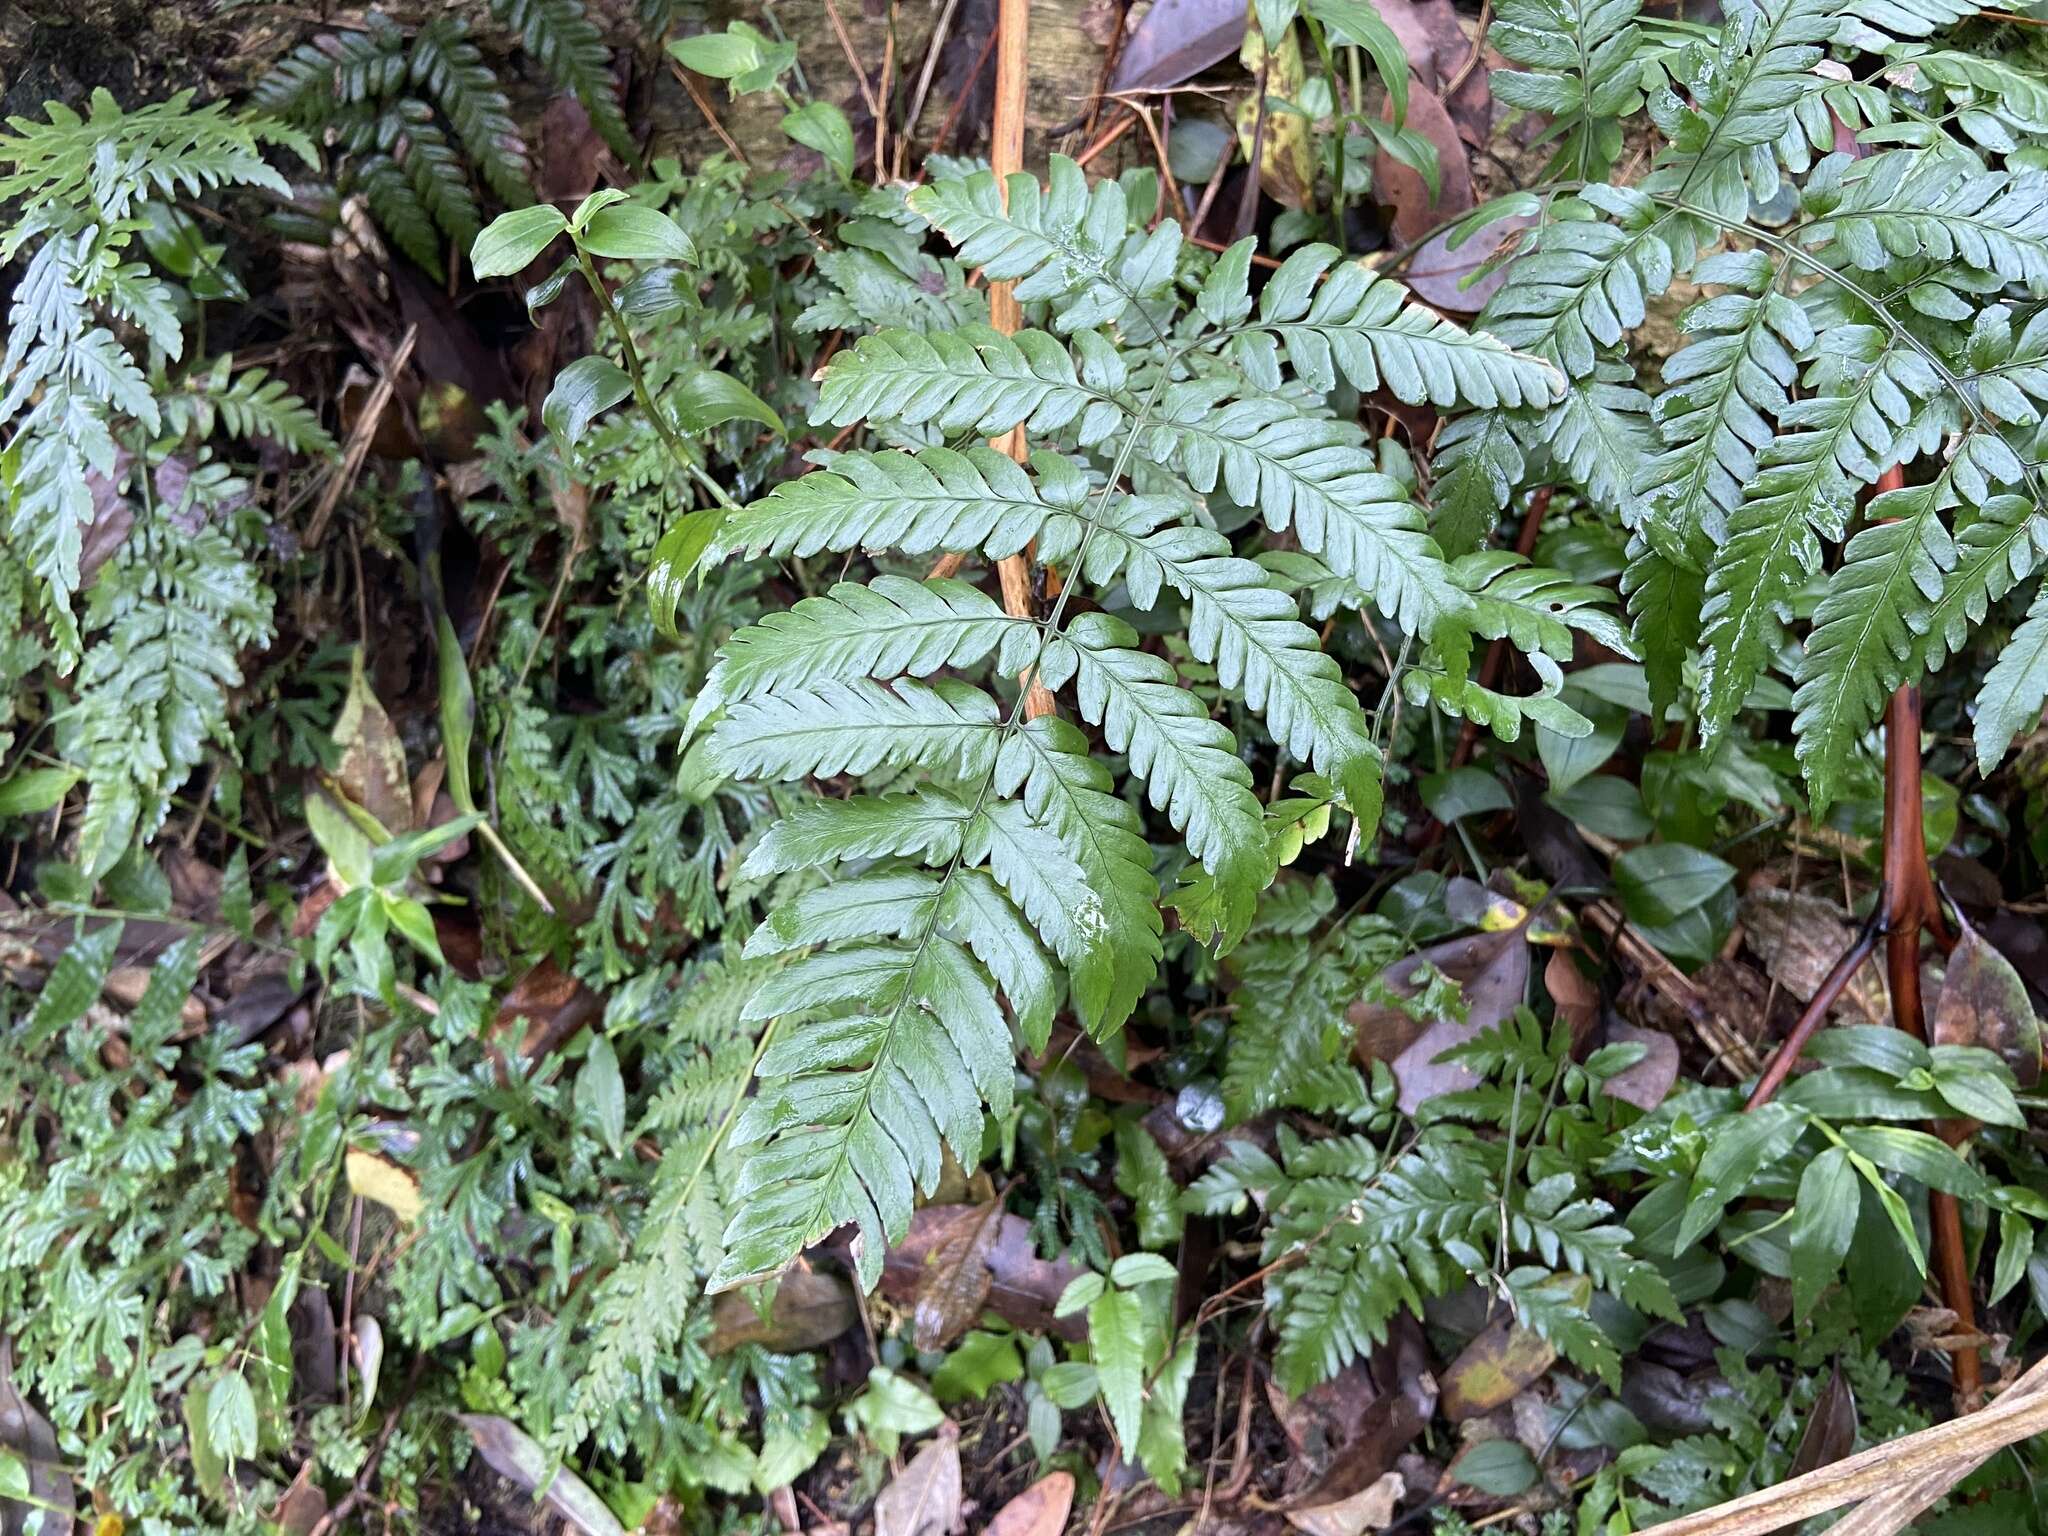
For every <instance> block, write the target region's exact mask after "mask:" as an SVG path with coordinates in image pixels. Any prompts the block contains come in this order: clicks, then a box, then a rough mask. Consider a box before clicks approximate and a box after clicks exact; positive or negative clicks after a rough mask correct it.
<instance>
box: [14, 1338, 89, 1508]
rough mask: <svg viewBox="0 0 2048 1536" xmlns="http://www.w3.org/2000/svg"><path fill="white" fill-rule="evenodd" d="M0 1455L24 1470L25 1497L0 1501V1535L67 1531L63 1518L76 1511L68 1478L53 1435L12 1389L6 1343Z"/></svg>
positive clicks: (74, 1499)
mask: <svg viewBox="0 0 2048 1536" xmlns="http://www.w3.org/2000/svg"><path fill="white" fill-rule="evenodd" d="M0 1450H4V1451H6V1452H8V1453H9V1454H11V1455H13V1456H17V1457H19V1458H20V1459H21V1461H22V1463H23V1464H24V1465H25V1466H26V1467H27V1469H28V1494H29V1496H28V1499H27V1500H21V1499H9V1498H0V1533H4V1536H18V1533H20V1532H22V1531H25V1530H29V1529H38V1528H39V1529H46V1530H47V1529H56V1530H69V1529H70V1528H71V1524H72V1522H71V1520H70V1518H68V1517H69V1516H71V1515H72V1514H73V1512H74V1511H76V1509H77V1508H78V1495H77V1493H76V1491H75V1490H74V1489H73V1488H72V1485H71V1474H70V1473H69V1472H67V1471H65V1470H64V1458H63V1456H62V1455H61V1454H60V1453H59V1450H58V1446H57V1432H56V1431H55V1430H54V1429H52V1428H51V1427H50V1421H49V1420H48V1419H46V1418H44V1417H43V1416H42V1415H41V1414H40V1413H38V1412H36V1410H35V1409H34V1408H33V1407H32V1406H30V1404H29V1401H28V1399H27V1398H25V1397H23V1396H22V1395H21V1389H20V1388H19V1387H17V1386H16V1385H15V1384H14V1346H13V1344H12V1343H11V1342H9V1341H8V1340H6V1339H0ZM31 1522H34V1524H33V1525H32V1524H31Z"/></svg>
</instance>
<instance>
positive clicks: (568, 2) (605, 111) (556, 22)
mask: <svg viewBox="0 0 2048 1536" xmlns="http://www.w3.org/2000/svg"><path fill="white" fill-rule="evenodd" d="M490 5H491V14H492V15H493V16H495V17H497V18H498V20H499V21H501V22H503V23H504V24H505V25H506V26H508V27H510V28H512V30H513V31H515V32H517V33H518V34H519V38H520V41H521V42H523V43H525V44H526V51H527V52H528V53H531V54H532V55H533V56H534V57H535V58H537V59H539V60H540V62H541V63H542V65H543V66H545V67H546V69H547V72H548V73H549V74H550V75H552V76H554V78H555V79H556V81H558V82H559V83H560V84H561V85H562V86H563V87H565V88H566V89H567V90H568V91H569V93H570V94H571V95H573V96H574V97H575V98H576V99H577V100H578V101H579V102H581V103H582V104H583V110H584V111H585V112H588V113H589V114H590V125H591V126H592V127H593V128H595V129H596V130H597V132H598V137H600V138H602V139H603V140H604V141H605V143H606V144H607V145H609V146H610V147H611V151H612V153H613V154H615V155H617V156H618V157H619V158H620V159H621V160H622V161H624V162H625V163H626V164H628V165H635V164H638V163H639V159H640V151H639V147H638V146H637V145H636V144H634V142H633V135H632V133H631V131H630V130H629V129H628V128H627V127H626V119H625V116H624V115H623V114H622V113H621V112H620V111H619V103H618V92H617V87H616V86H615V85H614V84H613V81H612V58H611V50H609V49H608V48H606V47H605V45H604V34H603V33H601V32H599V31H598V29H597V24H596V23H595V22H593V21H592V20H591V19H590V17H589V15H588V13H587V12H586V11H585V10H584V8H583V0H490Z"/></svg>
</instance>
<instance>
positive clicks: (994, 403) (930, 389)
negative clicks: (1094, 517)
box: [811, 325, 1124, 447]
mask: <svg viewBox="0 0 2048 1536" xmlns="http://www.w3.org/2000/svg"><path fill="white" fill-rule="evenodd" d="M1082 337H1086V338H1089V342H1088V343H1083V342H1082V340H1081V338H1082ZM1075 341H1076V344H1077V345H1082V346H1085V347H1086V350H1085V351H1084V353H1083V357H1084V363H1083V367H1082V369H1081V370H1080V372H1079V373H1077V372H1076V370H1075V367H1074V360H1073V358H1072V357H1071V356H1070V355H1069V354H1068V351H1067V349H1066V347H1064V346H1062V345H1061V344H1060V343H1059V342H1058V341H1056V340H1055V339H1054V338H1052V337H1051V336H1048V335H1047V334H1046V333H1045V332H1043V331H1019V332H1017V334H1016V335H1014V336H1005V335H1003V334H1002V333H1001V332H1000V331H997V330H995V329H993V328H992V327H990V326H986V325H968V326H962V327H961V328H960V329H959V330H957V331H952V332H947V331H935V332H933V333H931V334H930V335H920V334H918V333H917V332H914V331H882V332H879V333H877V334H875V335H872V336H863V337H862V338H861V339H860V340H859V341H857V342H855V343H854V344H853V345H852V346H851V347H848V348H846V349H845V350H843V351H841V352H839V353H837V354H836V355H835V356H834V357H833V359H832V361H831V362H830V363H829V364H827V365H826V368H825V376H824V378H823V379H822V380H821V381H820V384H819V387H818V404H817V407H816V409H815V410H814V411H813V412H812V415H811V419H812V421H814V422H816V423H819V424H822V425H829V426H838V427H843V426H846V425H848V424H849V423H851V422H855V421H859V420H861V419H862V418H863V417H865V416H868V415H871V414H876V415H886V416H888V417H889V418H890V419H891V420H894V421H900V422H903V423H904V424H905V425H908V426H925V425H930V426H935V427H937V428H938V429H939V430H940V431H942V432H973V433H975V434H976V435H978V436H981V437H998V436H1000V435H1002V434H1003V433H1005V432H1007V431H1009V430H1010V428H1012V427H1014V426H1018V425H1020V424H1021V425H1023V426H1024V428H1025V430H1026V431H1028V432H1029V433H1031V434H1032V435H1033V436H1035V437H1045V436H1047V435H1050V434H1052V433H1055V432H1058V431H1060V430H1061V429H1063V428H1065V427H1067V426H1069V425H1071V424H1072V423H1073V422H1074V421H1075V420H1076V418H1080V420H1081V426H1080V429H1079V440H1080V442H1081V444H1082V445H1083V446H1084V447H1085V446H1087V445H1089V444H1092V443H1096V442H1100V441H1101V440H1102V439H1103V438H1104V437H1105V436H1107V435H1108V433H1109V431H1110V430H1111V429H1112V428H1113V427H1114V426H1116V425H1117V424H1118V422H1119V421H1120V420H1121V419H1122V417H1123V414H1124V411H1123V408H1122V407H1121V406H1120V405H1119V404H1118V403H1117V402H1116V401H1115V400H1113V399H1111V398H1110V396H1111V394H1112V393H1113V392H1114V391H1115V390H1118V389H1121V388H1122V387H1123V384H1124V370H1123V366H1122V364H1121V362H1120V361H1119V360H1118V359H1117V356H1116V354H1115V352H1114V351H1112V350H1110V348H1109V347H1108V345H1107V343H1104V342H1103V341H1102V340H1101V338H1100V337H1097V336H1095V334H1094V333H1093V332H1092V331H1083V332H1081V333H1080V335H1079V336H1077V337H1076V338H1075ZM1084 413H1085V414H1084Z"/></svg>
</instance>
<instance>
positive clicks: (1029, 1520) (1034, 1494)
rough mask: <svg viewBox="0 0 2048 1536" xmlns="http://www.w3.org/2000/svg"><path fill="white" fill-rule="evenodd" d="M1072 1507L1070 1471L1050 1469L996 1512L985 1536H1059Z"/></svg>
mask: <svg viewBox="0 0 2048 1536" xmlns="http://www.w3.org/2000/svg"><path fill="white" fill-rule="evenodd" d="M1073 1508H1074V1474H1073V1473H1071V1472H1051V1473H1048V1474H1046V1475H1045V1476H1044V1477H1041V1478H1040V1479H1039V1480H1038V1481H1037V1482H1035V1483H1033V1484H1032V1485H1031V1486H1030V1487H1029V1488H1026V1489H1025V1490H1024V1491H1023V1492H1022V1493H1020V1494H1018V1495H1017V1497H1015V1498H1014V1499H1012V1500H1010V1502H1009V1503H1007V1504H1005V1505H1004V1506H1003V1507H1002V1508H1001V1509H1000V1510H998V1511H997V1512H996V1517H995V1519H993V1520H991V1521H989V1523H988V1530H987V1532H986V1536H1060V1533H1061V1532H1062V1531H1064V1530H1066V1528H1067V1516H1068V1515H1069V1514H1071V1513H1072V1512H1073Z"/></svg>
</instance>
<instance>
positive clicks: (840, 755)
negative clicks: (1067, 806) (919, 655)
mask: <svg viewBox="0 0 2048 1536" xmlns="http://www.w3.org/2000/svg"><path fill="white" fill-rule="evenodd" d="M1001 727H1002V721H1001V718H1000V715H999V712H998V711H997V708H996V701H995V700H994V699H992V698H990V697H989V696H988V695H987V694H985V693H983V692H982V691H981V690H980V689H979V688H974V687H971V686H969V685H968V684H966V683H963V682H959V681H957V680H955V679H951V678H941V679H940V680H939V681H938V682H936V683H920V682H917V681H915V680H913V679H910V678H903V679H900V680H899V681H897V682H896V683H895V684H894V685H893V686H891V687H884V686H883V685H882V684H880V683H875V682H868V681H865V680H860V681H852V682H826V683H820V684H818V685H816V686H815V687H810V688H803V689H793V690H791V691H790V692H787V693H767V694H757V695H756V696H755V697H753V698H750V699H744V700H742V701H741V702H739V703H737V704H735V705H733V706H732V707H731V708H730V709H728V710H727V711H726V712H725V717H724V718H723V719H721V720H720V721H719V722H718V724H717V725H716V726H714V727H713V728H712V732H711V749H712V753H713V755H714V756H715V757H716V759H717V760H718V763H719V765H720V767H721V768H723V770H724V771H725V772H727V773H729V774H732V775H734V776H735V777H739V778H755V779H801V778H806V777H817V778H833V777H836V776H838V775H839V774H861V773H873V772H874V771H875V770H876V769H878V768H885V767H887V768H909V767H915V766H919V765H924V766H943V767H946V768H949V769H950V770H951V771H953V772H955V773H957V774H959V775H960V776H961V777H963V778H968V777H972V776H974V775H976V774H981V773H986V772H987V771H988V769H989V767H990V765H991V764H993V763H994V761H995V753H996V748H997V745H998V743H999V741H1000V733H1001Z"/></svg>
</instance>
